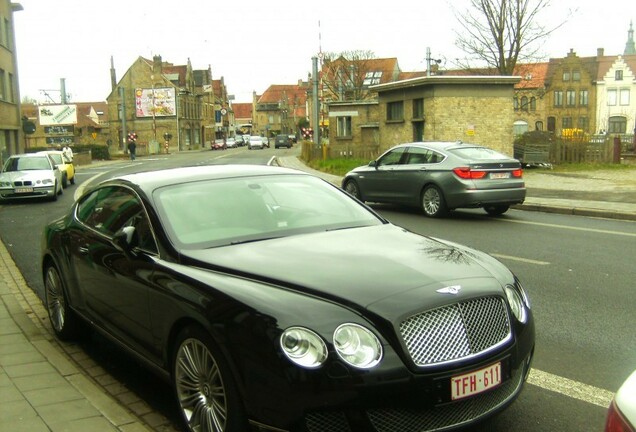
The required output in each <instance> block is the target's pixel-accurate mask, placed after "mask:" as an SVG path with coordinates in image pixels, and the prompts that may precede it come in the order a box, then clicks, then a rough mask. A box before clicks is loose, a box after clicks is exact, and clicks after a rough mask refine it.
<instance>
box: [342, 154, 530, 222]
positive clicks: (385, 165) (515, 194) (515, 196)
mask: <svg viewBox="0 0 636 432" xmlns="http://www.w3.org/2000/svg"><path fill="white" fill-rule="evenodd" d="M342 187H343V189H345V190H346V191H347V192H349V193H350V194H351V195H353V196H355V197H356V198H358V199H359V200H361V201H367V202H379V203H393V204H401V205H409V206H417V207H421V208H422V210H423V211H424V214H425V215H426V216H430V217H442V216H445V215H447V214H448V212H449V211H450V210H453V209H457V208H479V207H481V208H483V209H484V210H485V211H486V212H487V213H488V214H490V215H501V214H503V213H505V212H506V211H508V209H509V208H510V206H511V205H513V204H521V203H523V201H524V200H525V197H526V187H525V183H524V181H523V171H522V169H521V164H520V163H519V161H518V160H516V159H513V158H511V157H508V156H506V155H503V154H501V153H498V152H496V151H494V150H492V149H489V148H487V147H483V146H479V145H475V144H465V143H462V142H416V143H408V144H400V145H397V146H395V147H393V148H391V149H390V150H388V151H386V152H385V153H384V154H382V155H381V156H380V157H379V158H378V159H376V160H373V161H371V162H370V163H369V164H368V165H365V166H361V167H358V168H355V169H353V170H352V171H350V172H348V173H347V174H346V175H345V177H344V178H343V181H342Z"/></svg>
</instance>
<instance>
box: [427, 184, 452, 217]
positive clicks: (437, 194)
mask: <svg viewBox="0 0 636 432" xmlns="http://www.w3.org/2000/svg"><path fill="white" fill-rule="evenodd" d="M422 210H424V214H425V215H426V216H428V217H432V218H439V217H444V216H446V215H447V214H448V207H447V206H446V200H445V199H444V194H442V191H441V190H440V189H439V188H438V187H437V186H433V185H429V186H426V188H424V192H423V193H422Z"/></svg>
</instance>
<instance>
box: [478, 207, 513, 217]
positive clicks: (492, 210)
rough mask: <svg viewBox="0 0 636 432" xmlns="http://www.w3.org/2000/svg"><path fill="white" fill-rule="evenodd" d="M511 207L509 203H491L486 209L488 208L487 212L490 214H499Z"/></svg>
mask: <svg viewBox="0 0 636 432" xmlns="http://www.w3.org/2000/svg"><path fill="white" fill-rule="evenodd" d="M509 208H510V206H507V205H489V206H485V207H484V210H486V213H488V214H489V215H490V216H499V215H502V214H504V213H505V212H507V211H508V209H509Z"/></svg>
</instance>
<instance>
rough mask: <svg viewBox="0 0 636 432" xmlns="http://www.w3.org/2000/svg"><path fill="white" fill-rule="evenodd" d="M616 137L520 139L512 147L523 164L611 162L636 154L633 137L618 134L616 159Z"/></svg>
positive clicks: (515, 155)
mask: <svg viewBox="0 0 636 432" xmlns="http://www.w3.org/2000/svg"><path fill="white" fill-rule="evenodd" d="M615 138H616V136H610V135H592V136H589V137H587V138H586V139H581V138H578V137H572V138H570V139H567V138H566V139H562V138H554V137H551V138H549V139H546V140H544V141H541V142H532V141H530V142H529V141H522V140H519V141H517V142H515V144H514V157H515V158H517V159H519V160H520V161H522V162H523V163H526V164H541V163H544V164H548V163H551V164H562V163H612V162H615V161H617V160H621V158H623V159H624V158H625V157H633V155H634V153H636V149H635V144H634V135H632V134H622V135H618V138H619V139H620V141H621V145H620V153H621V154H620V155H619V156H618V157H617V158H615V155H614V139H615Z"/></svg>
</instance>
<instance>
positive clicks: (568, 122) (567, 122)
mask: <svg viewBox="0 0 636 432" xmlns="http://www.w3.org/2000/svg"><path fill="white" fill-rule="evenodd" d="M571 128H572V117H563V118H562V119H561V129H571Z"/></svg>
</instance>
